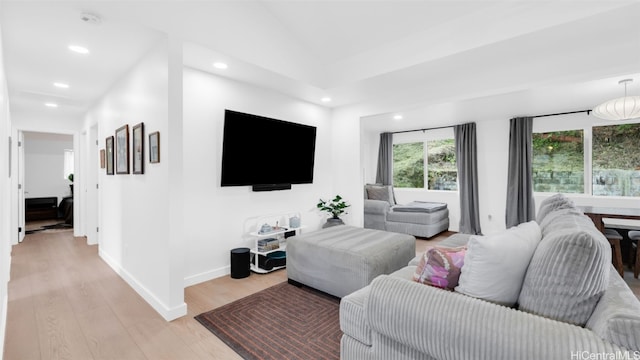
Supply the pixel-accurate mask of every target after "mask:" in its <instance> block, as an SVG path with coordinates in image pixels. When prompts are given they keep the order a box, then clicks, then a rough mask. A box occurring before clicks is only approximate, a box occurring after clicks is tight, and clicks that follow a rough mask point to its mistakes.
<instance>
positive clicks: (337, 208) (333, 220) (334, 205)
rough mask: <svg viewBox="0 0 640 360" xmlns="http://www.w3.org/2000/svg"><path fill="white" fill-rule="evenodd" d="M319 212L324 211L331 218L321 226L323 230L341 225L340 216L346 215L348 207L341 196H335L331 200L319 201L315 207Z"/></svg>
mask: <svg viewBox="0 0 640 360" xmlns="http://www.w3.org/2000/svg"><path fill="white" fill-rule="evenodd" d="M316 206H317V208H318V209H320V210H321V211H326V212H328V213H329V214H331V217H330V218H329V219H327V222H326V223H325V224H324V225H322V227H323V228H327V227H330V226H335V225H342V224H344V222H343V221H342V219H340V215H342V214H344V213H346V209H347V208H348V207H349V206H350V205H349V204H347V203H346V202H345V201H344V200H343V199H342V196H340V195H336V196H335V197H334V198H333V200H331V201H326V200H322V199H320V201H319V202H318V205H316Z"/></svg>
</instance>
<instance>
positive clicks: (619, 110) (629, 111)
mask: <svg viewBox="0 0 640 360" xmlns="http://www.w3.org/2000/svg"><path fill="white" fill-rule="evenodd" d="M631 82H633V79H624V80H620V81H618V84H623V85H624V97H621V98H617V99H613V100H609V101H607V102H604V103H602V104H600V105H598V106H597V107H595V108H594V109H593V115H595V116H597V117H599V118H601V119H605V120H628V119H633V118H637V117H640V96H627V84H629V83H631Z"/></svg>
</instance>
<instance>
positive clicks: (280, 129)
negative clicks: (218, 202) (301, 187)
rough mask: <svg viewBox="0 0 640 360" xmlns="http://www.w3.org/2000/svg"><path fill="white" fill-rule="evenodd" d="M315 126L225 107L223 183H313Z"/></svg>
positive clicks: (271, 186) (277, 186)
mask: <svg viewBox="0 0 640 360" xmlns="http://www.w3.org/2000/svg"><path fill="white" fill-rule="evenodd" d="M315 149H316V127H315V126H309V125H303V124H297V123H293V122H289V121H283V120H277V119H272V118H268V117H264V116H258V115H252V114H246V113H242V112H237V111H233V110H225V116H224V133H223V144H222V174H221V186H246V185H251V186H253V189H254V190H282V189H287V188H289V189H290V188H291V184H310V183H313V165H314V159H315Z"/></svg>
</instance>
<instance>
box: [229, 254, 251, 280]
mask: <svg viewBox="0 0 640 360" xmlns="http://www.w3.org/2000/svg"><path fill="white" fill-rule="evenodd" d="M250 268H251V254H250V253H249V248H236V249H233V250H231V277H232V278H233V279H242V278H246V277H247V276H249V274H250V273H251V272H250V271H249V269H250Z"/></svg>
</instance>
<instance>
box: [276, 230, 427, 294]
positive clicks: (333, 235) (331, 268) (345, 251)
mask: <svg viewBox="0 0 640 360" xmlns="http://www.w3.org/2000/svg"><path fill="white" fill-rule="evenodd" d="M415 255H416V241H415V238H414V237H413V236H411V235H407V234H398V233H392V232H387V231H382V230H374V229H363V228H358V227H354V226H348V225H340V226H334V227H330V228H326V229H322V230H319V231H316V232H311V233H308V234H300V235H297V236H293V237H290V238H288V239H287V276H288V278H289V282H292V283H300V284H304V285H306V286H309V287H312V288H314V289H318V290H320V291H323V292H326V293H328V294H331V295H334V296H337V297H340V298H341V297H343V296H345V295H348V294H350V293H352V292H354V291H356V290H358V289H361V288H363V287H365V286H367V285H369V283H370V282H371V281H372V280H373V279H374V278H375V277H376V276H378V275H381V274H390V273H392V272H394V271H396V270H398V269H400V268H402V267H404V266H406V265H407V263H408V262H409V260H411V259H413V257H415Z"/></svg>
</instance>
